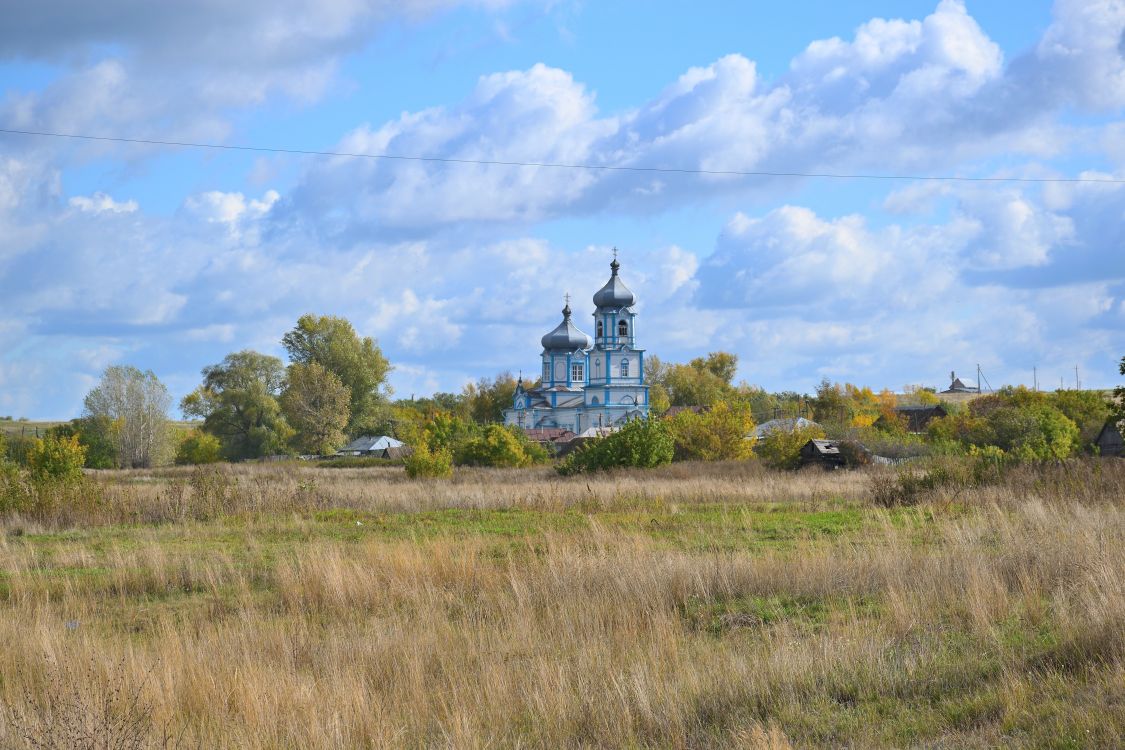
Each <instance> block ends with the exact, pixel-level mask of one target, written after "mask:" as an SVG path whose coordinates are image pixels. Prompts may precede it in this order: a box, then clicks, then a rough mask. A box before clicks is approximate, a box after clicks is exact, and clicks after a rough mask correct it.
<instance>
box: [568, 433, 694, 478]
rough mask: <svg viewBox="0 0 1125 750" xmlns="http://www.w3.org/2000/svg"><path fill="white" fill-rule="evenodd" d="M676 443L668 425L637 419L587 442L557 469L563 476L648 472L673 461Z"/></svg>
mask: <svg viewBox="0 0 1125 750" xmlns="http://www.w3.org/2000/svg"><path fill="white" fill-rule="evenodd" d="M674 455H675V443H674V441H673V439H672V432H671V430H669V429H668V425H667V424H666V423H665V422H664V421H663V420H659V419H647V420H646V419H635V420H633V421H631V422H628V423H626V424H625V425H624V426H623V427H622V428H621V429H620V430H618V431H617V432H614V433H612V434H610V435H607V436H606V437H604V438H596V439H594V440H593V441H592V442H589V443H586V444H585V445H583V446H582V447H580V448H579V449H578V450H576V451H575V452H574V453H571V454H570V455H569V456H567V457H566V459H564V460H563V462H562V463H560V464H559V465H558V466H557V467H555V468H556V470H557V471H558V472H559V473H560V474H562V475H564V476H567V475H571V474H580V473H583V472H588V471H599V470H604V469H617V468H626V467H635V468H643V469H648V468H652V467H654V466H660V465H662V464H667V463H671V462H672V458H673V456H674Z"/></svg>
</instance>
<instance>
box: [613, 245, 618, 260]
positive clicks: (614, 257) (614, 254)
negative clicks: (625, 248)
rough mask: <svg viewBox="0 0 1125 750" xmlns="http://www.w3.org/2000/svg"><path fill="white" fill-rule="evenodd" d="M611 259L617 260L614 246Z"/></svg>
mask: <svg viewBox="0 0 1125 750" xmlns="http://www.w3.org/2000/svg"><path fill="white" fill-rule="evenodd" d="M613 259H614V260H617V247H616V246H614V248H613Z"/></svg>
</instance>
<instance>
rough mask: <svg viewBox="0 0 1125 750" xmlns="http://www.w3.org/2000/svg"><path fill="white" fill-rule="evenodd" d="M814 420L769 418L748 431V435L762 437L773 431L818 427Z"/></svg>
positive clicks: (791, 430) (792, 430)
mask: <svg viewBox="0 0 1125 750" xmlns="http://www.w3.org/2000/svg"><path fill="white" fill-rule="evenodd" d="M819 426H820V425H818V424H817V423H816V422H814V421H812V420H811V419H805V418H804V417H796V418H794V417H785V418H782V419H771V420H770V421H768V422H762V423H761V424H760V425H758V426H757V427H755V428H754V431H753V432H751V433H750V437H755V438H758V439H759V440H760V439H762V438H764V437H765V436H767V435H769V434H770V433H773V432H794V431H795V430H803V429H804V428H806V427H819Z"/></svg>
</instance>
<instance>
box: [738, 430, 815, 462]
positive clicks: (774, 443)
mask: <svg viewBox="0 0 1125 750" xmlns="http://www.w3.org/2000/svg"><path fill="white" fill-rule="evenodd" d="M822 438H824V430H822V429H821V428H820V427H819V426H817V425H810V426H808V427H798V428H797V429H794V430H774V431H773V432H771V433H770V434H768V435H766V437H764V438H763V439H761V440H759V441H758V443H757V444H756V445H755V446H754V452H755V453H757V454H758V456H759V457H760V458H761V459H762V461H764V462H765V463H766V465H767V466H771V467H773V468H775V469H796V468H797V467H798V466H799V465H800V463H801V448H803V447H804V445H805V443H807V442H809V441H810V440H820V439H822Z"/></svg>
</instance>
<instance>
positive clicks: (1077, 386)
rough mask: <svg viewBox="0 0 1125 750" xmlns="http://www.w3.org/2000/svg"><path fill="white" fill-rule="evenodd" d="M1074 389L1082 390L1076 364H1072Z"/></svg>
mask: <svg viewBox="0 0 1125 750" xmlns="http://www.w3.org/2000/svg"><path fill="white" fill-rule="evenodd" d="M1074 390H1076V391H1080V390H1082V381H1081V380H1079V379H1078V365H1075V366H1074Z"/></svg>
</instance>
